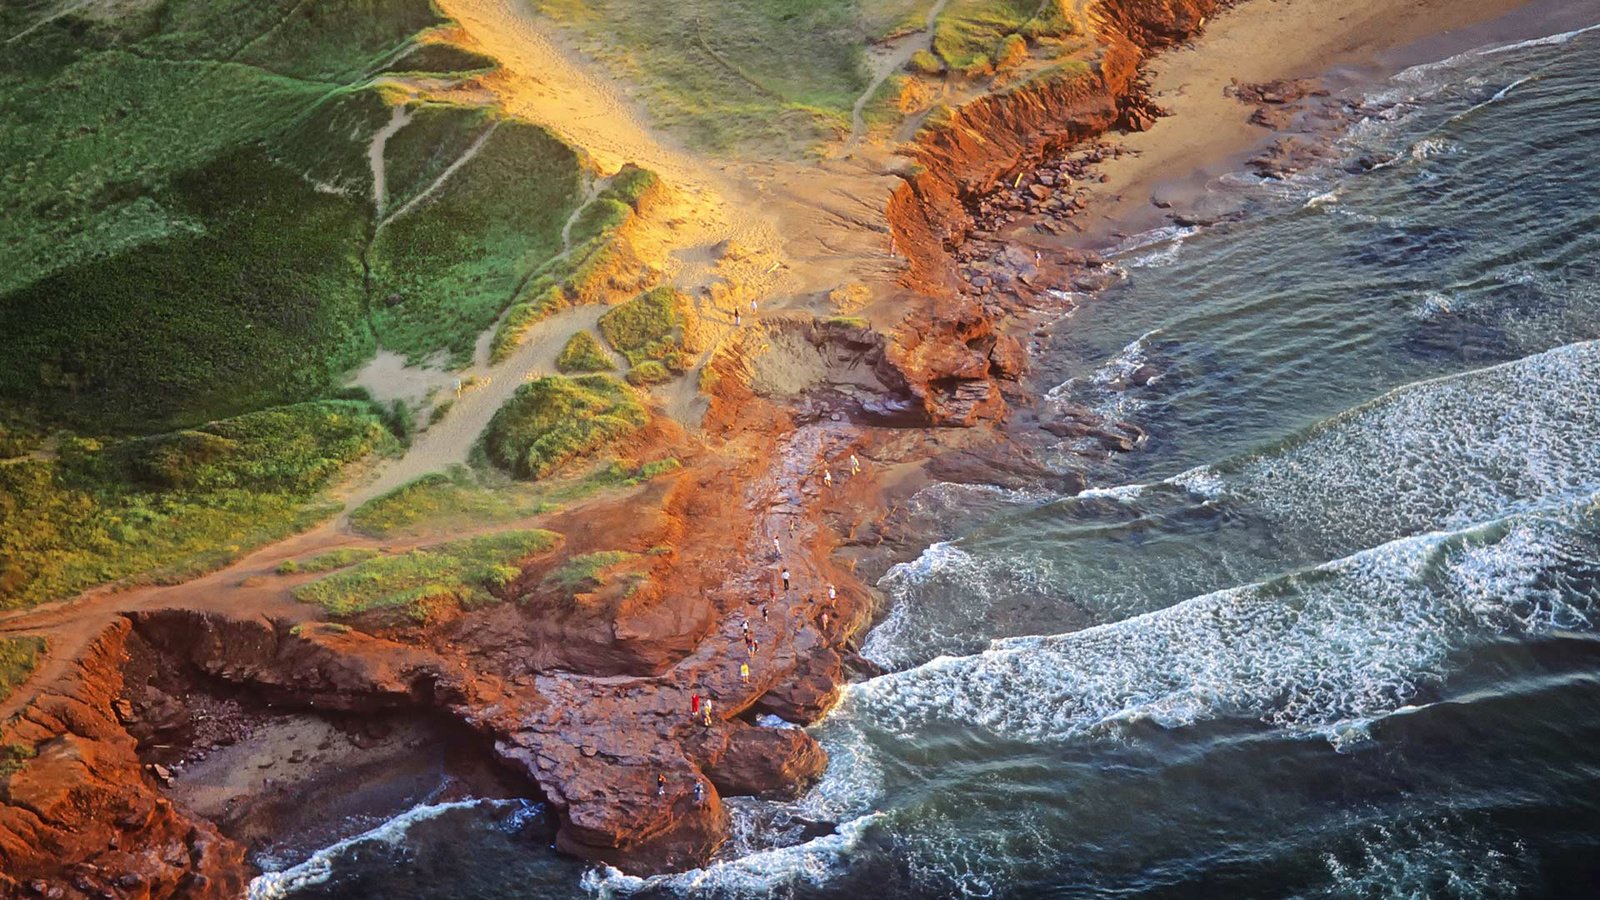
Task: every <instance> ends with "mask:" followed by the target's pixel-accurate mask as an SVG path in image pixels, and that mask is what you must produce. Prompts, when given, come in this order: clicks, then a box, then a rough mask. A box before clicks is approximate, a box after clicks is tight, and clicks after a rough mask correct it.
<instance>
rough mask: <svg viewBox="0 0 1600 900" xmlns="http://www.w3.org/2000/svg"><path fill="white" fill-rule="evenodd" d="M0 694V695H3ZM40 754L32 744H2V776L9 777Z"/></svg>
mask: <svg viewBox="0 0 1600 900" xmlns="http://www.w3.org/2000/svg"><path fill="white" fill-rule="evenodd" d="M3 696H4V695H3V694H0V697H3ZM38 754H39V751H37V750H35V749H34V747H33V745H32V744H22V743H17V742H12V743H9V744H0V778H9V777H10V776H12V775H15V774H16V773H18V772H20V771H22V764H23V763H25V762H27V761H28V760H30V759H33V758H34V757H35V756H37V755H38Z"/></svg>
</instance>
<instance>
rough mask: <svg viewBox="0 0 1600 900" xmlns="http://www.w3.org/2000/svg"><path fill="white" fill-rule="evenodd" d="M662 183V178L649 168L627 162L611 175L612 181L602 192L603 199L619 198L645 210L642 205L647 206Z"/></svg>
mask: <svg viewBox="0 0 1600 900" xmlns="http://www.w3.org/2000/svg"><path fill="white" fill-rule="evenodd" d="M660 184H661V179H660V177H658V176H657V175H656V173H654V172H652V171H650V170H649V169H641V168H639V167H638V166H636V165H634V164H633V163H625V164H624V165H623V166H622V168H620V169H618V170H617V174H615V175H613V176H611V183H610V184H607V185H606V189H605V190H604V191H601V192H600V196H601V197H602V198H603V199H609V200H617V201H620V202H622V203H626V204H628V205H629V206H630V207H632V208H633V209H635V210H638V211H640V212H643V211H644V210H643V209H642V208H641V207H644V206H647V205H648V203H649V198H650V196H651V194H652V193H653V192H654V191H656V190H657V189H658V188H659V186H660Z"/></svg>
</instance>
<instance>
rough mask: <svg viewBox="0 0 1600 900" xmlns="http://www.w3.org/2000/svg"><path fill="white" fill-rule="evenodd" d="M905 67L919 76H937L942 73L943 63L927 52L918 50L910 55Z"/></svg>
mask: <svg viewBox="0 0 1600 900" xmlns="http://www.w3.org/2000/svg"><path fill="white" fill-rule="evenodd" d="M906 65H907V67H908V68H910V69H911V71H913V72H916V73H918V74H920V75H939V74H942V73H943V72H944V63H942V62H940V61H939V57H937V56H934V55H933V54H932V53H931V52H929V51H927V50H918V51H917V52H915V53H913V54H911V59H910V61H909V62H907V63H906Z"/></svg>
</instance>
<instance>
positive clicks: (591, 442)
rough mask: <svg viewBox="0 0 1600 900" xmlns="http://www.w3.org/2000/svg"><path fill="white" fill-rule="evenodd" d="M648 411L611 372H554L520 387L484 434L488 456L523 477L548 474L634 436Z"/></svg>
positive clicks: (645, 420) (641, 425)
mask: <svg viewBox="0 0 1600 900" xmlns="http://www.w3.org/2000/svg"><path fill="white" fill-rule="evenodd" d="M648 421H649V413H648V412H647V411H646V410H645V408H644V405H643V404H642V403H640V402H639V398H638V397H637V396H636V395H635V394H634V393H633V391H632V390H630V389H629V388H627V387H625V386H624V385H622V384H621V383H620V382H618V381H617V380H616V379H615V378H612V377H610V376H608V375H582V376H578V377H576V378H566V377H562V376H550V377H546V378H540V379H538V380H536V381H530V382H528V383H527V384H524V385H522V386H521V387H519V388H517V392H516V393H515V394H513V395H512V397H511V399H510V400H508V401H506V404H505V406H502V407H501V408H500V409H499V410H498V411H497V412H496V413H495V414H494V419H493V420H491V421H490V423H489V428H488V430H487V431H486V432H485V434H484V451H485V454H486V455H487V456H488V458H489V460H490V461H491V462H493V463H494V464H495V465H497V466H499V467H500V468H502V469H505V470H507V471H508V472H511V473H512V474H514V475H516V476H517V477H520V478H534V479H537V478H544V477H546V476H548V475H550V474H551V473H553V472H555V471H556V470H557V469H559V468H561V467H562V466H563V465H565V464H567V463H568V462H570V461H572V460H574V459H577V458H579V457H582V456H587V455H590V454H592V453H594V452H596V451H598V450H600V449H601V448H603V447H605V446H606V445H608V444H610V443H612V442H614V441H616V440H618V439H620V438H624V437H627V436H628V435H631V434H633V433H634V432H635V431H638V430H639V429H640V428H642V427H643V426H644V425H645V423H646V422H648Z"/></svg>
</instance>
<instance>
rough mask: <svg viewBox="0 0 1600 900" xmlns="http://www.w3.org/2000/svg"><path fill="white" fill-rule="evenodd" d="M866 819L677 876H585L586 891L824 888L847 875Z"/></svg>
mask: <svg viewBox="0 0 1600 900" xmlns="http://www.w3.org/2000/svg"><path fill="white" fill-rule="evenodd" d="M876 819H877V816H876V815H866V816H862V817H860V818H858V819H854V820H852V821H850V822H846V823H845V824H843V825H841V826H840V827H839V830H838V831H837V832H834V833H832V834H828V835H824V836H822V837H819V838H815V839H813V840H810V841H806V842H805V843H802V844H796V845H794V846H789V847H776V848H773V849H770V850H763V851H760V852H756V853H751V854H748V855H745V856H740V857H737V858H735V859H730V860H727V861H724V862H718V863H714V864H712V865H709V866H706V867H704V868H699V869H691V870H690V871H687V872H679V873H676V874H672V875H656V876H652V877H648V878H641V877H638V876H635V875H626V874H624V873H622V872H621V871H619V870H617V869H614V868H612V867H610V866H604V867H601V868H596V869H590V870H589V871H588V872H585V873H584V876H583V880H582V886H583V888H584V889H585V890H586V891H588V892H589V893H590V894H592V895H594V896H595V897H598V898H602V900H611V898H617V897H628V896H632V895H634V894H637V893H640V892H642V891H649V892H651V893H652V894H661V893H667V894H673V895H676V896H680V897H688V896H694V897H708V898H709V897H770V896H772V895H774V894H775V893H778V892H780V891H782V890H784V889H792V888H794V887H798V886H801V885H822V884H826V883H828V882H829V881H830V880H832V879H833V878H834V877H835V876H836V875H837V874H838V873H839V872H840V871H842V870H843V868H844V866H845V864H846V859H847V857H848V856H849V854H850V852H851V851H852V850H853V849H854V848H855V847H856V846H857V845H858V844H859V843H860V842H861V837H862V835H863V834H865V832H866V830H867V829H868V828H869V827H871V825H872V823H873V822H874V821H876Z"/></svg>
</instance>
